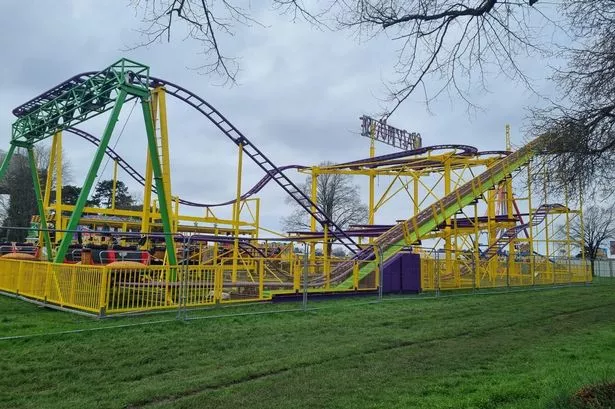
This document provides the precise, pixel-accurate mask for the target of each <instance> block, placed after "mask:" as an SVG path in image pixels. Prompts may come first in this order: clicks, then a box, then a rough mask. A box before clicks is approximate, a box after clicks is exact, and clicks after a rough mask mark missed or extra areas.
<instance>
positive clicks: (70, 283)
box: [0, 259, 293, 315]
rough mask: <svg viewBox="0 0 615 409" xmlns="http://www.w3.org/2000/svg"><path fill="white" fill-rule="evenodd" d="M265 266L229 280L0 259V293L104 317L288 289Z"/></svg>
mask: <svg viewBox="0 0 615 409" xmlns="http://www.w3.org/2000/svg"><path fill="white" fill-rule="evenodd" d="M265 267H266V260H264V259H263V260H259V259H256V260H252V263H250V265H249V266H247V267H244V266H240V267H239V269H238V275H237V279H236V280H235V281H234V282H233V281H232V279H231V270H230V268H229V267H228V266H226V265H223V264H220V265H216V266H202V265H194V266H192V265H190V266H176V267H170V266H155V265H152V266H145V265H144V266H143V267H129V268H125V267H115V266H114V267H111V266H89V265H81V264H54V263H48V262H43V261H29V260H15V259H0V290H1V291H5V292H8V293H13V294H18V295H22V296H24V297H28V298H32V299H35V300H39V301H42V302H45V303H49V304H53V305H58V306H61V307H69V308H74V309H79V310H83V311H88V312H93V313H96V314H101V315H104V314H113V313H120V312H136V311H145V310H156V309H164V308H173V307H178V306H187V307H192V306H206V305H212V304H215V303H218V302H220V303H228V302H244V301H259V300H266V299H270V298H271V294H270V292H269V290H271V289H279V288H290V289H292V287H293V282H292V277H287V278H285V279H284V280H281V279H280V278H279V277H276V278H273V277H272V275H271V274H270V273H267V272H266V269H265Z"/></svg>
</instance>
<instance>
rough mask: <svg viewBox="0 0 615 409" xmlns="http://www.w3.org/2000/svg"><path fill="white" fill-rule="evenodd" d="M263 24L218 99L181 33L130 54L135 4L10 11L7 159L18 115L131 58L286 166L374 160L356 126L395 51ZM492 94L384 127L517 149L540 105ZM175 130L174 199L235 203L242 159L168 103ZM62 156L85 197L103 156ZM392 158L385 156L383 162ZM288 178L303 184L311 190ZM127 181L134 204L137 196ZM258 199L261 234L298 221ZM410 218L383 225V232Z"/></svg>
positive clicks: (375, 107)
mask: <svg viewBox="0 0 615 409" xmlns="http://www.w3.org/2000/svg"><path fill="white" fill-rule="evenodd" d="M256 16H257V17H258V18H259V19H260V20H261V21H262V22H264V23H265V25H266V26H267V27H266V28H255V27H252V28H239V29H238V30H237V33H236V35H235V37H234V39H233V42H232V43H227V44H225V47H226V48H225V50H226V52H227V54H230V55H234V56H237V57H240V64H241V69H242V70H241V72H240V73H239V75H238V82H239V83H238V85H236V86H234V87H228V86H226V87H221V86H217V85H216V84H217V83H218V82H219V79H218V78H212V77H209V76H205V75H201V74H199V73H198V72H196V71H194V70H191V69H189V68H187V67H195V66H198V65H199V63H200V62H201V60H199V58H201V56H199V55H198V44H197V43H195V42H192V41H182V34H183V33H182V32H178V33H177V34H176V35H175V36H174V38H175V39H174V40H172V42H171V43H170V44H169V43H162V44H156V45H153V46H150V47H148V48H137V49H135V50H127V48H129V47H130V46H133V45H135V44H137V43H139V42H140V41H142V40H143V38H142V37H140V35H139V33H138V32H137V31H136V29H138V28H139V27H141V25H140V22H139V16H138V15H136V14H135V11H134V9H133V8H131V7H130V6H129V3H128V1H127V0H116V1H105V2H101V1H90V0H73V1H67V0H55V1H41V0H38V1H36V0H21V1H18V2H17V1H14V2H8V1H4V2H1V3H0V33H1V34H2V35H0V50H1V53H2V54H1V55H2V58H1V61H2V63H1V64H0V73H1V75H0V81H1V84H0V85H1V89H2V92H1V94H0V95H1V98H0V124H2V127H3V128H2V129H4V133H3V135H4V136H2V137H1V142H0V143H1V144H2V147H1V148H2V149H6V148H8V146H9V140H10V126H11V123H12V122H13V120H14V118H13V116H12V114H11V110H12V109H13V108H14V107H16V106H18V105H20V104H21V103H23V102H25V101H27V100H28V99H30V98H32V97H33V96H35V95H38V94H39V93H41V92H43V91H45V90H47V89H49V88H50V87H52V86H54V85H55V84H57V83H59V82H61V81H63V80H65V79H67V78H69V77H71V76H73V75H75V74H77V73H80V72H84V71H90V70H100V69H102V68H104V67H106V66H108V65H110V64H111V63H113V62H114V61H115V60H117V59H119V58H121V57H127V58H131V59H134V60H137V61H139V62H142V63H144V64H147V65H149V66H150V67H151V73H152V75H154V76H157V77H161V78H164V79H167V80H170V81H172V82H175V83H177V84H179V85H182V86H184V87H186V88H188V89H190V90H192V91H193V92H195V93H197V94H198V95H200V96H202V97H203V98H205V99H206V100H207V101H208V102H210V103H211V104H212V105H213V106H215V107H216V108H218V109H219V110H220V111H221V112H222V113H223V114H224V115H225V116H226V117H227V118H228V119H229V120H230V121H231V122H232V123H233V124H235V126H237V128H239V129H240V130H241V131H242V132H243V133H244V134H245V135H246V136H247V137H248V138H249V139H250V140H251V141H252V142H253V143H254V144H255V145H256V146H258V147H259V148H260V149H261V150H262V151H263V152H265V153H266V154H267V155H268V156H269V157H270V159H272V160H273V162H274V163H276V164H277V165H279V166H281V165H285V164H291V163H292V164H306V165H309V164H316V163H318V162H321V161H324V160H331V161H348V160H354V159H359V158H361V157H365V156H367V154H368V147H369V141H368V140H367V139H365V138H362V137H360V136H359V135H358V132H359V130H360V123H359V119H358V118H359V116H361V115H362V114H364V113H368V114H369V113H375V112H380V111H381V107H382V105H381V101H380V100H379V98H381V97H383V96H384V95H385V93H384V87H383V80H386V79H390V78H392V77H391V70H392V67H393V63H394V62H395V58H396V54H395V50H396V47H397V46H398V44H396V43H395V42H393V41H391V40H390V39H387V38H386V37H384V36H381V37H379V38H376V39H374V40H372V41H369V42H364V43H361V42H358V41H357V40H356V39H355V38H354V37H352V36H351V35H350V34H349V33H339V32H336V33H331V32H321V31H318V30H315V29H313V28H312V27H310V26H308V25H307V24H302V23H296V24H295V23H290V22H288V19H287V18H286V17H284V16H278V15H277V14H276V13H275V12H270V11H267V10H258V11H256ZM519 63H520V64H521V65H522V66H523V67H526V68H529V67H531V70H528V71H529V72H530V73H531V75H532V77H533V78H534V80H535V85H536V87H537V89H539V90H540V91H541V92H543V93H545V94H547V95H548V94H549V92H550V86H551V85H550V84H549V83H548V82H547V81H546V80H545V78H546V76H547V74H548V71H547V69H546V68H544V64H543V63H542V62H541V61H536V60H520V61H519ZM490 91H491V92H490V93H482V94H476V95H473V98H474V101H475V102H476V103H478V104H479V105H480V106H481V107H483V108H484V110H482V111H478V112H476V113H475V114H474V115H468V112H467V109H466V108H467V106H466V104H465V103H463V102H462V101H460V100H459V99H456V98H452V99H449V98H447V97H443V98H441V99H440V100H438V101H437V102H436V103H434V104H433V105H432V106H431V112H428V111H427V109H426V107H425V105H423V104H422V102H420V99H419V98H418V97H417V98H416V99H415V100H414V101H413V100H410V101H408V103H406V104H405V105H404V106H403V107H402V108H401V109H400V110H399V111H398V112H397V113H396V114H395V115H394V116H393V117H392V118H391V119H390V121H389V122H390V123H391V124H393V125H395V126H398V127H400V128H405V129H407V130H409V131H414V132H420V133H421V135H422V137H423V144H424V145H433V144H442V143H463V144H471V145H476V146H477V147H479V148H480V149H482V150H487V149H503V148H504V125H505V124H506V123H510V124H511V125H512V131H513V141H514V142H521V141H522V139H523V135H521V133H520V131H519V129H520V128H521V126H522V125H523V118H524V116H525V115H526V112H525V111H524V108H525V107H527V106H528V105H532V104H535V103H536V101H537V99H536V97H535V96H533V95H532V94H531V93H530V92H528V91H527V90H526V89H525V88H523V87H522V86H520V85H519V84H515V83H511V82H509V81H502V80H495V81H493V82H492V83H491V84H490ZM131 108H132V103H130V104H128V105H127V106H126V108H125V109H124V112H123V115H122V117H121V119H120V122H119V123H118V127H117V128H116V133H115V135H114V137H113V139H112V141H111V144H112V146H113V145H117V150H118V151H119V152H120V154H121V155H122V156H124V157H125V158H126V159H127V160H128V161H129V162H131V163H132V164H133V166H135V167H137V168H138V169H141V170H142V169H144V166H145V165H144V164H145V153H144V152H145V150H144V149H145V135H144V132H143V124H142V117H141V112H139V110H138V109H135V110H134V112H133V113H132V115H130V118H128V116H129V115H128V113H129V112H130V110H131ZM137 108H139V107H138V106H137ZM169 121H170V132H171V147H170V148H171V157H172V170H173V175H172V178H173V193H174V194H177V195H180V196H181V197H184V198H186V199H189V200H196V201H219V200H227V199H229V198H232V197H233V195H234V189H235V184H234V177H235V176H234V175H235V172H236V152H237V148H236V146H235V145H234V144H233V143H231V142H230V141H229V140H228V139H227V138H226V137H225V136H224V135H222V134H220V133H219V132H217V131H216V130H215V129H214V128H213V127H212V126H211V124H209V123H208V122H207V120H206V119H204V118H203V117H201V116H199V115H198V114H197V113H196V111H194V112H193V110H192V108H190V107H186V106H182V105H179V104H177V103H175V102H174V101H171V102H170V103H169ZM125 123H126V125H125V130H124V132H123V133H122V134H121V137H120V138H119V140H118V135H119V133H120V130H121V129H122V127H124V124H125ZM103 124H104V122H103V121H101V120H94V121H90V122H88V123H86V124H83V125H81V126H80V127H81V128H83V129H84V130H87V131H89V132H91V133H93V134H95V135H98V136H100V132H101V129H102V125H103ZM64 148H65V152H66V154H67V156H68V157H69V159H70V161H71V163H72V168H73V171H72V173H73V175H75V177H74V180H73V183H74V184H78V185H80V184H81V183H82V181H83V177H84V175H85V173H86V171H87V169H88V167H89V163H90V160H91V157H92V155H93V152H94V148H93V147H92V146H91V145H89V144H88V143H86V142H83V141H80V140H78V138H77V137H75V136H72V135H66V136H65V139H64ZM389 151H390V149H388V148H386V147H382V146H379V147H378V152H379V153H385V152H389ZM104 163H105V162H103V164H104ZM111 171H112V164H108V165H107V166H106V170H105V172H104V173H103V174H101V175H100V178H102V179H104V178H109V177H110V176H111ZM292 176H293V179H294V180H296V181H301V180H303V178H304V176H303V175H300V174H293V175H292ZM261 177H262V173H261V172H259V171H258V170H257V169H256V167H255V166H254V165H253V164H251V163H248V164H246V177H245V178H244V187H245V188H246V189H247V188H248V187H249V186H251V185H252V184H253V183H254V182H255V181H257V180H258V179H260V178H261ZM123 179H125V180H126V182H127V184H128V185H129V186H130V188H131V190H132V191H137V186H136V185H135V184H134V183H132V182H131V181H128V180H127V178H126V177H125V176H124V177H123ZM382 183H384V181H382ZM246 189H244V190H246ZM363 193H364V195H365V194H366V192H365V190H363ZM261 197H262V198H263V204H262V217H263V224H264V225H266V226H269V227H272V228H274V229H277V228H278V227H279V219H280V216H282V215H283V214H285V213H287V212H288V211H289V209H288V208H287V206H286V205H285V204H284V201H283V199H284V195H283V194H282V191H281V189H280V188H278V187H277V186H273V185H272V186H269V187H267V188H266V189H265V190H264V191H263V192H262V194H261ZM400 206H403V204H398V206H397V209H399V208H400ZM189 213H193V211H189ZM226 214H228V213H226ZM402 216H403V213H401V214H395V215H393V214H386V215H384V214H383V215H382V216H381V217H378V218H377V222H385V221H392V220H394V219H396V218H400V217H402Z"/></svg>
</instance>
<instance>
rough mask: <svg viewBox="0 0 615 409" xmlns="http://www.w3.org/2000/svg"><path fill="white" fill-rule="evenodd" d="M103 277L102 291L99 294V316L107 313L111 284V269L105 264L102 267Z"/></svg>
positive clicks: (101, 280) (101, 279)
mask: <svg viewBox="0 0 615 409" xmlns="http://www.w3.org/2000/svg"><path fill="white" fill-rule="evenodd" d="M101 270H102V271H101V277H100V292H99V294H98V311H99V313H98V316H99V317H104V316H105V314H106V313H107V301H108V299H107V294H108V291H107V287H108V286H109V284H110V281H109V277H108V275H109V269H108V268H107V267H105V266H103V267H102V268H101Z"/></svg>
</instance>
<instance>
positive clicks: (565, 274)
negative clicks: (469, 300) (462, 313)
mask: <svg viewBox="0 0 615 409" xmlns="http://www.w3.org/2000/svg"><path fill="white" fill-rule="evenodd" d="M591 280H592V277H591V271H590V266H589V262H585V263H582V262H581V261H579V260H567V259H564V260H555V261H549V262H544V261H541V262H538V261H536V262H535V263H534V266H533V269H532V265H531V262H530V261H529V260H528V261H510V262H509V261H507V260H505V259H497V258H493V259H491V260H489V261H483V260H481V261H479V263H478V265H476V266H475V265H474V263H473V262H472V261H469V260H449V261H448V262H447V261H446V260H444V259H430V258H422V259H421V288H422V289H423V290H436V289H443V290H445V289H472V288H494V287H506V286H531V285H553V284H570V283H586V282H591Z"/></svg>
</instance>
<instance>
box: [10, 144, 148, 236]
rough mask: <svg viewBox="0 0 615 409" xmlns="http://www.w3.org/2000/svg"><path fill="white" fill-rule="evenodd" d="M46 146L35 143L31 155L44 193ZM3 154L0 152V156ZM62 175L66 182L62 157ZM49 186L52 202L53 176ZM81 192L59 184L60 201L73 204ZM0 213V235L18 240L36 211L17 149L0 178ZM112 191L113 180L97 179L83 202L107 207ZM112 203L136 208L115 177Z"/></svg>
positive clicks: (24, 162)
mask: <svg viewBox="0 0 615 409" xmlns="http://www.w3.org/2000/svg"><path fill="white" fill-rule="evenodd" d="M49 155H50V150H49V148H48V147H47V146H44V145H40V146H35V157H36V167H37V172H38V177H39V180H40V183H41V194H44V191H45V184H46V183H47V169H48V165H49ZM2 159H4V154H1V155H0V160H2ZM62 174H63V179H64V180H65V181H66V182H70V181H71V179H72V176H71V165H70V162H68V161H65V162H64V163H63V164H62ZM51 183H52V190H51V196H50V204H54V203H55V177H53V178H51ZM80 193H81V187H78V186H75V185H72V184H70V183H69V184H66V185H63V186H62V203H63V204H67V205H74V204H75V203H76V202H77V198H78V197H79V194H80ZM0 195H2V197H1V198H0V217H1V220H2V228H1V229H0V238H2V240H7V241H15V242H22V241H24V240H25V238H26V236H27V230H26V229H25V228H28V227H30V223H31V220H32V216H33V215H38V207H37V203H36V194H35V191H34V182H33V181H32V172H31V169H30V162H29V159H28V155H27V153H26V152H24V151H21V150H17V151H16V152H15V154H14V155H13V157H12V158H11V162H10V163H9V167H8V169H7V171H6V173H5V175H4V177H3V180H1V181H0ZM112 195H113V180H101V181H99V182H98V183H97V184H96V187H95V189H94V193H93V194H92V196H91V198H90V199H88V201H87V203H86V206H93V207H102V208H110V207H111V203H112ZM115 207H116V208H117V209H129V210H130V209H140V208H141V205H140V204H139V203H138V201H137V199H136V198H135V197H134V196H133V195H131V194H130V192H129V190H128V187H127V186H126V185H125V184H124V182H122V181H121V180H118V181H117V183H116V190H115ZM11 227H18V228H20V229H11Z"/></svg>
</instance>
